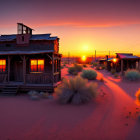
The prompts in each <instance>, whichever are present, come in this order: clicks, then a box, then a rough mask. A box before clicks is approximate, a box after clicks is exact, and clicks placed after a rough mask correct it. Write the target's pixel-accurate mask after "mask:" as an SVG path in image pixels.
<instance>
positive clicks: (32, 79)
mask: <svg viewBox="0 0 140 140" xmlns="http://www.w3.org/2000/svg"><path fill="white" fill-rule="evenodd" d="M25 82H26V83H29V84H50V83H52V76H51V74H50V73H44V74H42V73H30V74H26V75H25Z"/></svg>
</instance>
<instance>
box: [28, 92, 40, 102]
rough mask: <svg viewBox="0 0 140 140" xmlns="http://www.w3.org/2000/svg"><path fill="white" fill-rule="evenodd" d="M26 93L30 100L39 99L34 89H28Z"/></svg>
mask: <svg viewBox="0 0 140 140" xmlns="http://www.w3.org/2000/svg"><path fill="white" fill-rule="evenodd" d="M28 95H29V96H30V99H32V100H39V93H38V92H37V91H35V90H31V91H29V92H28Z"/></svg>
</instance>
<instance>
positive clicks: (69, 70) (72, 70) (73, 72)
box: [68, 67, 78, 75]
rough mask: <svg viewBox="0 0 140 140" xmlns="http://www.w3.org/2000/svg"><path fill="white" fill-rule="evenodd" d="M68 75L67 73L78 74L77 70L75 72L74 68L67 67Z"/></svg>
mask: <svg viewBox="0 0 140 140" xmlns="http://www.w3.org/2000/svg"><path fill="white" fill-rule="evenodd" d="M68 73H69V74H72V75H76V74H78V72H77V70H76V68H75V67H69V68H68Z"/></svg>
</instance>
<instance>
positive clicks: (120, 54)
mask: <svg viewBox="0 0 140 140" xmlns="http://www.w3.org/2000/svg"><path fill="white" fill-rule="evenodd" d="M116 54H117V55H118V57H119V58H120V59H136V58H140V57H138V56H135V55H133V54H132V53H128V54H127V53H116Z"/></svg>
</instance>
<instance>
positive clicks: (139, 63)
mask: <svg viewBox="0 0 140 140" xmlns="http://www.w3.org/2000/svg"><path fill="white" fill-rule="evenodd" d="M138 70H139V71H140V59H139V61H138Z"/></svg>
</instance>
